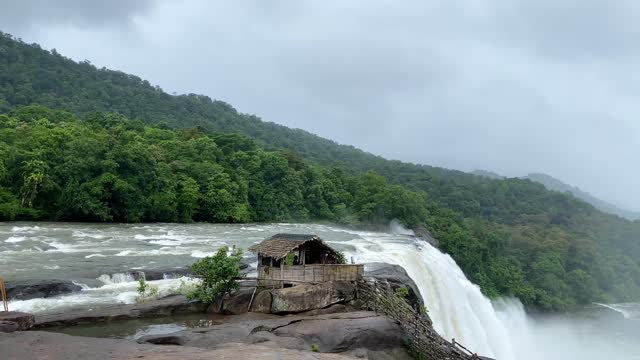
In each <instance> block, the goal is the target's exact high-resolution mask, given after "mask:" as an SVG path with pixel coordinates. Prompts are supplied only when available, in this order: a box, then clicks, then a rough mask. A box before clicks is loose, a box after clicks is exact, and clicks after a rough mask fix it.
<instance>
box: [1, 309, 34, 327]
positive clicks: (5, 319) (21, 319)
mask: <svg viewBox="0 0 640 360" xmlns="http://www.w3.org/2000/svg"><path fill="white" fill-rule="evenodd" d="M34 324H35V317H34V316H33V315H32V314H28V313H23V312H17V311H9V312H1V313H0V332H14V331H23V330H29V329H31V328H32V327H33V325H34Z"/></svg>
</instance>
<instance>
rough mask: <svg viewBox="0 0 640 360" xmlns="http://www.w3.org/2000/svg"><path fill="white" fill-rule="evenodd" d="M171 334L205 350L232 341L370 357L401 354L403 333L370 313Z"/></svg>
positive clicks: (298, 317)
mask: <svg viewBox="0 0 640 360" xmlns="http://www.w3.org/2000/svg"><path fill="white" fill-rule="evenodd" d="M243 316H246V317H248V315H243ZM173 335H176V336H180V337H182V338H184V339H185V340H186V342H185V343H184V345H185V346H188V347H198V348H204V349H216V348H219V347H220V346H224V344H228V343H230V342H234V343H245V344H260V345H262V346H265V347H268V348H272V349H283V348H286V349H294V350H304V351H309V350H310V349H311V346H312V345H317V346H318V347H319V351H320V352H321V353H327V352H330V353H332V352H351V351H357V352H358V353H361V354H369V353H370V352H371V351H391V350H393V349H398V351H399V352H400V353H404V349H403V338H404V333H403V331H402V329H401V328H400V326H399V325H398V324H397V323H396V322H395V321H393V320H391V319H389V318H387V317H385V316H382V315H378V314H376V313H374V312H370V311H357V312H349V313H340V314H325V315H316V316H301V315H288V316H269V317H265V318H258V319H256V318H252V319H248V320H246V321H233V322H225V323H222V324H219V325H215V326H212V327H208V328H200V329H190V330H184V331H181V332H178V333H175V334H173ZM369 358H372V357H369ZM400 358H402V357H400Z"/></svg>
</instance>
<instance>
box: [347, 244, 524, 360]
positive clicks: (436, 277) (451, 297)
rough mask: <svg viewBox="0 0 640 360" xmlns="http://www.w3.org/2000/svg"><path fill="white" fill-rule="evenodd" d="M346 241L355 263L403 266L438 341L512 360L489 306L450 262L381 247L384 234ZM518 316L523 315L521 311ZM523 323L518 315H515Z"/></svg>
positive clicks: (432, 254) (429, 252)
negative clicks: (443, 339) (423, 304)
mask: <svg viewBox="0 0 640 360" xmlns="http://www.w3.org/2000/svg"><path fill="white" fill-rule="evenodd" d="M359 235H360V238H359V239H354V240H352V241H351V245H353V246H354V247H355V248H356V251H355V252H354V253H351V254H349V255H350V256H354V257H355V258H356V259H357V260H358V261H359V262H386V263H390V264H396V265H400V266H402V267H403V268H404V269H405V270H406V271H407V274H408V275H409V276H410V277H411V278H412V279H413V280H414V282H415V283H416V285H417V286H418V288H419V289H420V292H421V294H422V297H423V299H424V302H425V304H426V306H427V309H428V310H429V315H430V316H431V319H432V320H433V324H434V328H435V329H436V331H438V332H439V333H440V334H442V335H443V336H445V337H447V338H449V339H451V338H455V339H456V341H459V342H460V343H462V344H464V345H465V346H466V347H468V348H469V349H472V350H473V351H475V352H477V353H478V354H482V355H484V356H490V357H495V358H498V359H503V360H510V359H515V358H516V357H515V356H514V350H513V348H512V346H511V342H510V341H509V340H508V339H509V333H508V330H507V329H506V327H505V326H504V324H503V323H502V322H501V320H500V318H499V317H498V315H497V313H496V311H495V309H494V308H493V306H492V304H491V301H489V299H487V298H486V297H484V296H483V295H482V293H481V292H480V289H479V288H478V286H476V285H474V284H472V283H471V282H470V281H469V280H467V278H466V277H465V276H464V274H463V273H462V270H460V268H459V267H458V266H457V264H456V263H455V261H453V259H452V258H451V257H450V256H448V255H445V254H443V253H442V252H440V251H439V250H437V249H436V248H434V247H432V246H431V245H429V244H427V243H425V242H419V241H416V242H415V243H407V242H394V241H388V240H387V241H385V239H383V238H384V237H385V235H384V234H372V233H359ZM520 310H521V311H522V309H521V308H520ZM514 315H516V316H522V317H524V316H525V315H524V311H522V313H521V314H514Z"/></svg>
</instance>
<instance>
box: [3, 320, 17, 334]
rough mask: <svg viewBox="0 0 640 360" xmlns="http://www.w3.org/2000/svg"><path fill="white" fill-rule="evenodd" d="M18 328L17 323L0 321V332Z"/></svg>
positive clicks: (12, 330)
mask: <svg viewBox="0 0 640 360" xmlns="http://www.w3.org/2000/svg"><path fill="white" fill-rule="evenodd" d="M18 330H19V326H18V324H17V323H14V322H11V321H0V333H10V332H14V331H18Z"/></svg>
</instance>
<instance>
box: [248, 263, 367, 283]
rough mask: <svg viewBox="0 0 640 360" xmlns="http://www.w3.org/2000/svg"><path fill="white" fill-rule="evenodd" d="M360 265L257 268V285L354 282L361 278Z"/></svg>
mask: <svg viewBox="0 0 640 360" xmlns="http://www.w3.org/2000/svg"><path fill="white" fill-rule="evenodd" d="M363 274H364V265H362V264H356V265H351V264H310V265H293V266H282V267H270V266H258V279H259V280H258V285H260V286H274V285H281V284H282V283H291V284H295V283H311V284H313V283H320V282H325V281H356V280H358V279H361V278H362V275H363Z"/></svg>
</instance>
